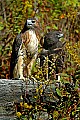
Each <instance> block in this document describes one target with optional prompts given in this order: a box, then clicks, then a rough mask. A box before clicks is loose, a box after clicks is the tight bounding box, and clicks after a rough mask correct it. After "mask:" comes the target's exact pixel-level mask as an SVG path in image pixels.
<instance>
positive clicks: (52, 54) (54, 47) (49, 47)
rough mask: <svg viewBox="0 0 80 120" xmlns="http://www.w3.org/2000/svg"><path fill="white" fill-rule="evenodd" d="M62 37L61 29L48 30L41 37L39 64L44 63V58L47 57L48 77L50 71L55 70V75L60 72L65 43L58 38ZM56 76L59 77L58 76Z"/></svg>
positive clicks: (50, 74) (50, 73)
mask: <svg viewBox="0 0 80 120" xmlns="http://www.w3.org/2000/svg"><path fill="white" fill-rule="evenodd" d="M62 37H63V34H62V32H61V31H50V32H48V33H46V34H45V36H44V38H43V41H42V46H43V50H42V52H41V55H40V66H43V65H44V62H45V59H46V57H48V59H49V61H48V75H47V76H48V78H49V77H51V76H52V74H53V72H52V71H55V74H56V75H58V74H59V73H61V72H62V69H63V62H64V55H63V54H64V51H63V46H64V44H65V43H62V42H61V41H60V38H62ZM44 69H45V68H43V71H44ZM56 77H58V79H60V77H59V76H56ZM48 78H47V79H48Z"/></svg>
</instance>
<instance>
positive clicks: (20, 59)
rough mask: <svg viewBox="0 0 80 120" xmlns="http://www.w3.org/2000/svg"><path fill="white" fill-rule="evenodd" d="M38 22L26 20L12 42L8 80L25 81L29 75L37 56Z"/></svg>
mask: <svg viewBox="0 0 80 120" xmlns="http://www.w3.org/2000/svg"><path fill="white" fill-rule="evenodd" d="M37 26H38V22H37V21H36V20H35V19H27V21H26V23H25V25H24V28H23V30H22V32H21V33H20V34H18V35H17V37H16V38H15V40H14V42H13V47H12V55H11V63H10V78H11V79H12V78H14V79H15V78H16V79H25V78H27V77H28V76H29V75H31V70H32V66H33V64H34V62H35V60H36V58H37V55H38V44H39V35H38V34H37V32H38V30H37Z"/></svg>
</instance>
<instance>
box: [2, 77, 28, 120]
mask: <svg viewBox="0 0 80 120" xmlns="http://www.w3.org/2000/svg"><path fill="white" fill-rule="evenodd" d="M25 90H26V85H25V82H23V81H22V80H7V79H0V120H5V118H6V120H9V119H10V120H13V119H14V115H15V112H16V107H15V104H14V103H20V102H21V101H22V99H21V96H22V95H23V94H25ZM5 116H6V117H5ZM11 118H12V119H11Z"/></svg>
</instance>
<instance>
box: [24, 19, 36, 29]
mask: <svg viewBox="0 0 80 120" xmlns="http://www.w3.org/2000/svg"><path fill="white" fill-rule="evenodd" d="M35 25H36V20H35V19H32V18H29V19H27V20H26V27H27V28H33V27H34V26H35Z"/></svg>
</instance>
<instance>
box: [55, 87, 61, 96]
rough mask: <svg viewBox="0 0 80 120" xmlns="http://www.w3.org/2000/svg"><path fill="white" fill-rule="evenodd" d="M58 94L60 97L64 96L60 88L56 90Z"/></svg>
mask: <svg viewBox="0 0 80 120" xmlns="http://www.w3.org/2000/svg"><path fill="white" fill-rule="evenodd" d="M56 92H57V94H58V95H59V96H62V95H61V91H60V90H59V89H58V88H56Z"/></svg>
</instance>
